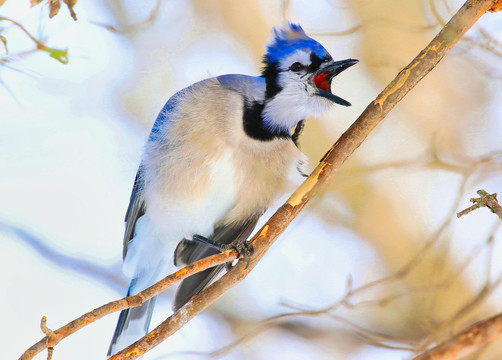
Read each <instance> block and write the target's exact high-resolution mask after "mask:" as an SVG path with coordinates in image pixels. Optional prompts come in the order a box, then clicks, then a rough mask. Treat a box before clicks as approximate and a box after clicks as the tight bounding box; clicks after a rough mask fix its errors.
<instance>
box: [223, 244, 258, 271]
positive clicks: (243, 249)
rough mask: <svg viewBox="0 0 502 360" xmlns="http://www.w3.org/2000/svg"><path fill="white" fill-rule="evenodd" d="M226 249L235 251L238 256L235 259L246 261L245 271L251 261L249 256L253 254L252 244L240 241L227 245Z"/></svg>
mask: <svg viewBox="0 0 502 360" xmlns="http://www.w3.org/2000/svg"><path fill="white" fill-rule="evenodd" d="M226 248H227V250H228V249H235V251H237V253H238V254H239V255H238V256H237V258H242V259H244V260H245V261H246V269H247V267H248V266H249V263H250V260H251V256H253V254H254V247H253V244H251V242H250V241H246V240H240V241H234V242H232V243H230V244H228V245H227V246H226Z"/></svg>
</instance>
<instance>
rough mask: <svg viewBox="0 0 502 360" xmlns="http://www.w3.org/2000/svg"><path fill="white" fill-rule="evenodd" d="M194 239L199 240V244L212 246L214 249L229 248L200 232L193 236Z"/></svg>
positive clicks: (222, 249)
mask: <svg viewBox="0 0 502 360" xmlns="http://www.w3.org/2000/svg"><path fill="white" fill-rule="evenodd" d="M192 240H193V241H195V242H198V243H199V244H202V245H206V246H209V247H212V248H213V249H216V250H218V251H221V252H223V251H226V250H228V249H226V248H225V247H224V245H223V244H219V243H217V242H214V241H213V240H209V239H208V238H207V237H205V236H202V235H199V234H195V235H194V236H192Z"/></svg>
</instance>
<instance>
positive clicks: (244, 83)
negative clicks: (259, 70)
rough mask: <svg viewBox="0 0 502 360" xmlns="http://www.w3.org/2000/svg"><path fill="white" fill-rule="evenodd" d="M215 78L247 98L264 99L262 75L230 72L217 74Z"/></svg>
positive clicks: (260, 100)
mask: <svg viewBox="0 0 502 360" xmlns="http://www.w3.org/2000/svg"><path fill="white" fill-rule="evenodd" d="M216 79H218V81H219V82H220V84H221V85H222V86H223V87H225V88H227V89H229V90H233V91H236V92H238V93H239V94H241V95H242V96H244V97H245V98H247V99H249V100H254V101H257V102H263V100H264V99H265V89H266V85H265V79H264V78H262V77H259V76H248V75H239V74H230V75H221V76H218V77H217V78H216Z"/></svg>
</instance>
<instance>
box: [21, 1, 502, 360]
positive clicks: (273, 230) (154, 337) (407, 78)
mask: <svg viewBox="0 0 502 360" xmlns="http://www.w3.org/2000/svg"><path fill="white" fill-rule="evenodd" d="M501 1H502V0H498V1H497V0H468V1H467V2H466V3H465V4H464V5H463V6H462V8H461V9H460V10H459V11H458V12H457V14H455V16H454V17H453V18H452V19H451V20H450V21H449V22H448V24H446V25H445V27H444V28H443V29H442V30H441V31H440V33H439V34H438V35H437V36H436V37H435V38H434V39H433V40H432V41H431V43H430V44H429V45H428V46H427V47H426V48H425V49H424V50H422V51H421V52H420V54H418V56H417V57H416V58H415V59H414V60H413V61H412V62H411V63H410V64H409V65H408V66H407V67H405V68H404V69H403V70H402V71H401V72H400V73H399V74H398V75H397V76H396V78H395V79H394V80H393V81H392V82H391V83H390V84H389V85H388V86H387V87H386V88H385V89H384V90H383V91H382V92H381V93H380V94H379V95H378V97H377V98H376V99H375V100H374V101H373V102H372V103H371V104H370V105H368V107H367V108H366V109H365V110H364V112H363V113H362V114H361V115H360V116H359V118H358V119H357V120H356V121H355V122H354V124H352V126H351V127H350V128H349V129H348V130H347V131H346V132H345V133H344V134H343V135H342V136H341V137H340V139H339V140H338V141H337V142H336V143H335V144H334V145H333V147H332V148H331V149H330V150H329V151H328V153H327V154H326V155H325V156H324V157H323V159H322V160H321V162H320V164H319V165H318V166H317V168H316V169H315V170H314V171H313V172H312V174H311V175H310V176H309V177H308V178H307V179H306V180H305V182H304V183H303V184H302V185H301V186H300V187H299V188H298V189H297V190H296V191H295V193H294V194H293V195H292V196H291V197H290V198H289V199H288V201H287V202H286V203H285V204H284V205H283V206H282V207H281V208H280V209H279V210H278V211H277V212H276V213H275V214H274V215H273V216H272V217H271V218H270V219H269V221H268V222H267V223H266V224H265V225H264V226H263V227H262V228H261V229H260V231H259V232H258V233H257V234H256V235H255V236H254V237H253V239H251V241H252V243H253V246H254V248H255V253H254V255H253V256H252V257H251V259H250V262H249V264H247V262H246V261H239V262H238V263H237V265H236V266H234V267H233V268H232V269H231V270H230V271H228V272H227V273H226V274H225V275H223V276H222V277H221V278H220V279H219V280H218V281H216V282H215V283H213V284H212V285H210V286H209V287H208V288H207V289H205V290H204V291H203V292H201V293H200V294H198V295H196V296H194V297H193V298H192V299H191V300H190V301H189V302H188V303H186V304H185V305H184V306H183V307H182V308H181V309H179V310H178V311H177V312H175V313H174V314H173V315H172V316H170V317H169V318H168V319H166V320H165V321H164V322H163V323H161V324H160V325H159V326H158V327H157V328H155V329H154V330H152V331H151V332H150V333H148V334H147V335H146V336H145V337H143V338H141V339H140V340H138V341H137V342H135V343H134V344H132V345H130V346H129V347H127V348H125V349H124V350H122V351H121V352H120V353H117V354H116V355H114V356H113V357H111V358H110V359H112V360H118V359H136V358H138V357H139V356H141V355H143V354H144V353H146V352H147V351H149V350H150V349H152V348H153V347H155V346H156V345H158V344H159V343H161V342H162V341H163V340H165V339H166V338H167V337H169V336H170V335H172V334H173V333H175V332H176V331H178V330H179V329H180V328H181V327H182V326H184V325H185V324H186V323H187V322H188V321H189V320H191V319H192V318H193V317H194V316H196V315H197V314H198V313H200V312H201V311H203V310H204V309H205V308H206V307H208V306H209V305H210V304H212V303H213V302H214V301H215V300H216V299H217V298H219V297H220V296H221V295H223V294H224V293H225V292H226V291H228V290H229V289H230V288H232V287H233V286H235V285H236V284H238V283H239V282H240V281H242V280H243V279H244V278H245V277H246V276H247V275H248V274H249V272H250V271H251V270H252V269H253V268H254V266H256V264H257V263H258V262H259V261H260V259H261V258H262V257H263V255H264V254H265V253H266V251H267V250H268V248H269V247H270V246H271V245H272V244H273V242H274V241H275V240H276V239H277V238H278V236H279V235H280V234H281V233H282V232H283V231H284V229H285V228H286V227H287V226H288V225H289V223H290V222H291V221H292V220H293V219H294V218H295V217H296V216H297V215H298V213H299V212H300V211H301V210H302V209H303V208H304V207H305V205H306V204H307V203H308V202H309V201H310V200H311V199H312V198H313V197H314V196H315V195H316V194H318V193H319V191H321V190H322V189H323V188H324V187H325V186H326V184H327V183H328V182H329V181H330V180H331V179H332V178H333V176H334V174H335V172H336V171H337V170H338V168H340V166H341V165H342V164H343V163H344V162H345V161H346V160H347V158H348V157H349V156H350V155H351V154H352V153H353V152H354V151H355V150H356V149H357V148H358V147H359V146H360V145H361V144H362V142H363V141H364V140H365V139H366V137H367V136H368V135H369V134H370V132H371V131H372V130H373V129H374V128H375V127H376V126H377V125H378V124H379V123H380V121H382V120H383V118H384V117H385V116H386V115H387V114H388V113H389V111H391V110H392V108H394V106H395V105H396V104H397V103H398V102H399V101H400V100H401V99H402V98H403V97H404V96H405V95H406V94H407V93H408V92H409V91H410V90H411V89H412V88H413V87H414V86H415V85H416V84H417V83H418V82H419V81H420V80H421V79H422V78H423V77H424V76H425V75H427V74H428V73H429V72H430V71H431V70H432V69H433V68H434V67H435V66H436V65H437V64H438V62H439V61H440V60H441V59H442V58H443V57H444V55H445V54H446V53H447V52H448V51H449V50H450V49H451V48H452V47H453V46H454V45H455V43H456V42H457V41H458V40H459V39H460V38H461V37H462V36H463V35H464V34H465V32H466V31H467V30H468V29H469V28H470V27H471V26H472V25H473V24H474V23H475V22H476V21H477V20H478V19H479V18H480V17H481V16H482V15H483V14H484V13H485V12H487V11H488V10H489V9H492V8H493V9H494V8H495V7H494V6H495V4H496V3H500V2H501ZM235 257H236V252H235V251H233V250H231V251H227V252H225V253H222V254H217V255H213V256H212V257H210V258H206V259H203V260H200V261H198V262H197V263H194V264H192V265H189V266H187V267H185V268H183V269H181V270H179V271H177V272H176V273H175V274H172V275H169V276H168V277H166V278H165V279H164V280H162V281H161V282H159V283H157V284H155V285H154V286H152V287H150V288H148V289H146V290H145V291H143V292H141V293H139V294H138V295H135V296H133V297H127V298H124V299H121V300H117V301H115V302H112V303H109V304H107V305H103V306H102V307H100V308H97V309H95V310H93V311H91V312H89V313H87V314H85V315H83V316H82V317H80V318H79V319H77V320H74V321H72V322H71V323H69V324H67V325H65V326H64V327H63V328H61V329H58V330H55V331H54V332H53V333H54V334H55V335H54V336H53V337H50V336H46V337H44V338H43V339H42V340H40V341H39V342H38V343H36V344H35V345H33V346H32V347H31V348H30V349H28V350H27V351H26V352H25V353H24V354H23V355H22V356H21V358H20V359H22V360H27V359H31V358H33V356H35V355H36V354H38V353H39V352H40V351H42V350H44V349H46V348H50V347H53V346H54V345H56V344H57V343H58V342H59V341H61V340H62V339H63V338H65V337H66V336H68V335H70V334H71V333H73V332H75V331H77V330H78V329H80V328H82V327H83V326H85V325H87V324H89V323H91V322H93V321H95V320H97V319H98V318H101V317H103V316H105V315H107V314H109V313H112V312H115V311H120V310H123V309H126V308H129V307H134V306H139V305H140V304H141V303H143V302H144V301H146V300H147V299H149V298H151V297H153V296H155V295H156V294H158V293H159V292H161V291H163V290H165V289H166V288H167V287H169V286H171V285H173V284H174V283H176V282H178V281H180V280H182V279H183V278H186V277H188V276H190V275H192V274H194V273H196V272H199V271H202V270H204V269H207V268H209V267H212V266H215V265H217V264H222V263H225V262H229V261H232V260H233V259H235ZM160 283H162V285H161V286H159V284H160Z"/></svg>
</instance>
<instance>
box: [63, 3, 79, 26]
mask: <svg viewBox="0 0 502 360" xmlns="http://www.w3.org/2000/svg"><path fill="white" fill-rule="evenodd" d="M63 2H64V3H65V4H66V6H68V10H70V15H71V17H72V18H73V20H75V21H77V14H75V11H73V7H74V6H75V4H76V3H77V0H63Z"/></svg>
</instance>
